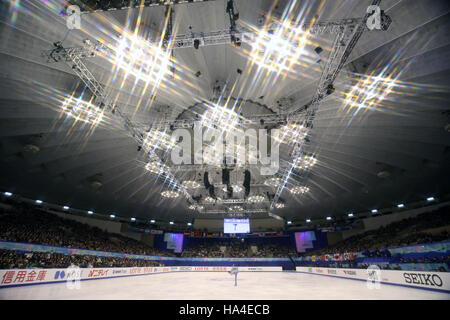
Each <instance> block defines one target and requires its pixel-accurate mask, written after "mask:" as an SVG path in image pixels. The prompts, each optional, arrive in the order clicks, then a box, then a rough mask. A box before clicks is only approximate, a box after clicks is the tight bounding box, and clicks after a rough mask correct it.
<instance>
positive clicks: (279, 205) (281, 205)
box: [275, 202, 284, 209]
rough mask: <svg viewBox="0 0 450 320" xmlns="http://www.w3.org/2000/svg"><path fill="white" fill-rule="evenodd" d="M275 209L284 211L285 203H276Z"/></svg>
mask: <svg viewBox="0 0 450 320" xmlns="http://www.w3.org/2000/svg"><path fill="white" fill-rule="evenodd" d="M275 208H277V209H283V208H284V203H283V202H277V203H275Z"/></svg>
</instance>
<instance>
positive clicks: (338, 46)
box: [270, 0, 391, 209]
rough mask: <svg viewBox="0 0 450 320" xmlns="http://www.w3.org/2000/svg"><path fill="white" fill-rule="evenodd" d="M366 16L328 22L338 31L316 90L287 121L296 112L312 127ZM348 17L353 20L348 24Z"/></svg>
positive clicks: (287, 173) (298, 144) (298, 149)
mask: <svg viewBox="0 0 450 320" xmlns="http://www.w3.org/2000/svg"><path fill="white" fill-rule="evenodd" d="M380 2H381V0H373V1H372V5H373V6H379V4H380ZM370 15H371V14H370V13H366V14H365V16H364V17H363V18H362V19H356V20H355V19H348V23H347V22H346V21H347V20H342V21H341V22H340V23H339V22H338V23H329V27H328V28H330V30H331V31H338V33H337V36H336V38H335V39H334V42H333V46H332V50H331V52H330V54H329V57H328V59H327V63H326V64H325V66H324V67H323V69H322V74H321V76H320V79H319V84H318V86H317V89H316V93H315V94H314V96H313V98H312V100H311V101H310V102H309V103H308V104H306V105H304V106H302V107H300V108H297V109H296V110H295V111H294V112H292V113H290V115H288V121H289V122H290V121H295V120H296V118H297V115H300V114H301V115H302V116H303V120H302V124H303V127H305V128H307V129H308V131H309V130H310V129H311V128H312V126H313V121H314V118H315V115H316V112H317V110H318V108H319V106H320V104H321V103H322V101H323V100H324V99H325V98H326V97H327V96H329V95H330V94H332V93H333V92H334V91H335V88H334V86H333V84H334V81H335V79H336V77H337V76H338V74H339V72H340V71H341V70H342V68H343V66H344V64H345V62H346V61H347V59H348V57H349V56H350V53H351V52H352V51H353V49H354V47H355V46H356V43H357V42H358V40H359V38H360V37H361V35H362V34H363V32H364V31H365V30H366V29H367V20H368V18H369V16H370ZM351 20H353V21H354V22H357V23H356V24H355V23H352V22H351ZM383 21H384V22H385V23H386V25H384V26H382V28H381V30H383V31H386V30H387V29H388V27H389V24H390V23H391V19H390V18H389V17H387V16H386V15H385V16H384V18H383ZM314 28H316V31H320V30H321V29H322V28H323V29H324V30H326V29H327V27H325V26H324V25H323V24H322V25H321V24H317V26H316V27H315V26H312V29H313V30H314ZM304 143H305V140H304V139H301V140H299V141H296V143H295V145H294V148H293V151H292V152H291V158H293V159H294V161H293V163H292V164H291V168H290V169H289V170H285V173H284V174H283V177H282V181H283V182H282V183H281V184H280V185H279V186H278V188H277V190H276V193H275V196H274V198H273V200H272V203H271V205H270V209H273V208H275V204H276V203H277V202H278V200H279V197H280V195H281V193H282V192H283V190H284V188H285V186H286V184H287V183H288V180H289V178H290V175H291V173H292V172H293V171H294V169H295V166H296V163H297V158H298V157H299V155H301V154H302V153H303V152H302V151H303V147H304ZM299 176H300V178H299V179H301V178H302V175H299Z"/></svg>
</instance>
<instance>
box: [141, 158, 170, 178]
mask: <svg viewBox="0 0 450 320" xmlns="http://www.w3.org/2000/svg"><path fill="white" fill-rule="evenodd" d="M145 169H146V170H148V171H150V172H151V173H154V174H158V175H163V174H166V173H167V172H169V167H168V166H166V165H164V164H162V163H159V162H156V161H152V162H149V163H147V164H146V165H145Z"/></svg>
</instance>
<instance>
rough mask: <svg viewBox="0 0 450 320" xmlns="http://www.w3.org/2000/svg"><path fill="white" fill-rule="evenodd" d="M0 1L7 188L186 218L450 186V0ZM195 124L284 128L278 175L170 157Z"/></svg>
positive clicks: (362, 204) (275, 213)
mask: <svg viewBox="0 0 450 320" xmlns="http://www.w3.org/2000/svg"><path fill="white" fill-rule="evenodd" d="M140 4H143V5H142V6H140ZM69 5H72V6H69ZM73 5H76V6H77V8H79V9H80V11H79V12H78V11H76V10H75V9H73V8H75V7H73ZM371 5H375V6H379V8H381V10H382V11H380V16H379V17H380V20H379V21H377V20H374V14H376V10H375V9H374V10H368V7H369V6H371ZM0 9H1V10H0V14H1V15H0V21H1V27H0V28H1V29H0V34H1V39H2V40H1V42H0V46H1V48H0V76H1V80H0V93H1V97H0V154H1V159H0V162H1V165H0V188H1V190H3V191H7V192H12V193H17V194H21V195H24V196H26V197H29V198H35V199H42V200H43V201H46V202H51V203H61V206H63V205H65V206H70V207H71V208H80V209H83V208H84V209H85V210H95V212H105V214H110V213H112V212H114V213H115V214H116V215H118V216H123V217H130V218H131V217H136V218H140V219H150V218H152V219H160V220H167V221H169V220H174V219H175V220H181V221H183V220H186V221H190V220H191V219H192V218H196V217H213V218H218V217H226V216H237V217H239V216H249V217H251V218H254V219H257V218H267V217H268V216H271V217H274V218H281V219H286V220H293V219H307V218H308V219H315V218H323V217H326V216H341V215H342V216H344V215H345V216H346V215H347V214H348V212H350V211H370V210H371V209H373V208H381V207H388V206H392V205H396V204H397V203H403V202H408V201H416V200H420V199H426V198H427V197H430V196H434V197H436V198H438V197H439V196H440V195H446V194H448V192H449V190H450V185H449V179H448V177H449V173H450V172H449V168H450V166H449V165H448V164H449V163H450V119H449V117H450V104H449V101H450V94H449V86H450V81H449V76H448V75H449V73H448V72H449V58H450V54H449V53H450V36H449V33H448V30H450V19H449V15H450V3H449V2H448V1H445V0H442V1H437V0H436V1H433V5H432V6H431V5H429V4H428V3H427V2H426V1H398V0H382V1H378V0H375V1H372V0H364V1H351V0H339V1H336V0H322V1H281V0H280V1H268V0H252V1H246V0H234V1H230V0H215V1H194V2H192V1H173V2H172V1H165V2H164V3H162V4H161V3H160V1H142V2H141V1H131V2H130V1H97V2H96V1H69V2H66V1H62V0H49V1H39V2H29V1H6V2H5V1H3V2H2V3H1V4H0ZM70 10H74V11H73V12H72V11H70ZM78 14H79V18H80V19H79V22H80V25H79V26H77V20H76V19H75V18H76V16H77V15H78ZM72 19H73V20H72ZM68 21H70V23H69V22H68ZM378 22H379V23H378ZM195 124H200V125H201V126H202V128H203V129H205V128H206V131H208V130H216V131H219V132H221V134H222V136H223V137H226V136H228V135H233V134H235V135H237V136H241V135H242V136H244V135H245V134H246V133H244V131H245V130H249V129H253V130H254V132H258V133H259V132H267V131H269V132H271V134H270V137H271V138H274V137H275V136H276V135H275V132H279V137H278V139H276V142H275V144H273V145H271V147H270V150H269V154H270V155H271V156H272V155H274V156H276V158H277V160H279V164H277V166H278V167H277V168H278V170H277V171H275V172H270V173H268V172H266V171H264V170H263V169H264V165H263V164H261V163H260V162H259V160H258V159H259V158H258V157H257V158H258V159H257V160H258V161H256V163H252V162H251V160H250V159H246V160H245V161H244V162H243V163H240V162H239V161H236V158H237V156H236V155H234V158H233V159H232V160H231V161H230V162H226V163H224V162H223V161H222V160H221V159H219V160H217V161H216V159H215V157H216V156H217V155H218V154H219V153H220V145H222V144H220V145H219V144H218V143H213V142H211V143H209V144H208V143H207V144H204V145H203V147H204V149H205V150H206V149H208V148H209V149H208V150H209V153H207V152H206V151H205V153H203V160H204V161H202V163H195V162H194V161H192V163H178V162H177V161H176V159H174V157H173V153H175V152H178V149H179V146H180V145H181V144H182V142H183V143H185V142H186V140H185V139H186V138H183V139H181V138H175V137H174V134H175V133H183V132H184V133H189V134H190V135H191V136H192V137H194V138H193V139H192V140H190V141H189V142H188V143H187V145H190V146H192V150H193V151H192V154H189V159H190V160H193V159H194V158H195V152H197V151H198V149H197V144H196V140H195V139H196V138H195V137H196V136H195ZM260 130H261V131H260ZM272 133H273V134H272ZM200 136H201V134H200ZM260 141H261V140H260ZM266 141H267V140H266ZM197 142H198V141H197ZM258 148H259V150H258V152H260V153H263V152H261V142H260V143H259V144H258ZM238 149H239V148H238ZM239 150H240V152H242V153H244V154H249V147H248V146H247V145H246V144H245V145H244V146H243V147H242V148H241V149H239ZM277 150H279V151H278V152H276V151H277ZM205 154H208V155H209V156H211V159H209V158H208V159H206V158H207V157H205ZM258 154H259V153H258Z"/></svg>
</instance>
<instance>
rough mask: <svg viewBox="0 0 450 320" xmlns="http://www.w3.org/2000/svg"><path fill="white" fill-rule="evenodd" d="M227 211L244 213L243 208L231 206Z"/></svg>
mask: <svg viewBox="0 0 450 320" xmlns="http://www.w3.org/2000/svg"><path fill="white" fill-rule="evenodd" d="M228 210H229V211H244V208H242V207H241V206H231V207H229V208H228Z"/></svg>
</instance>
